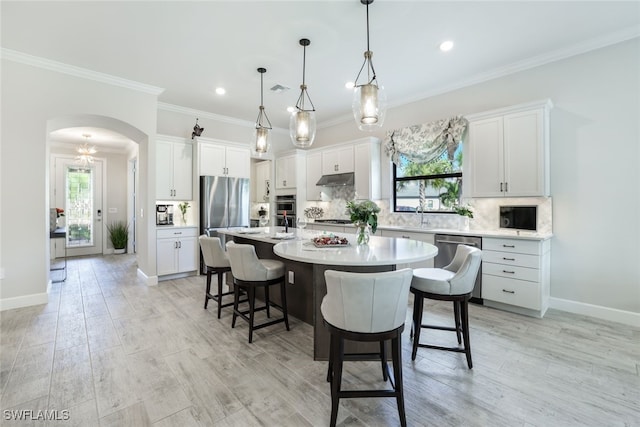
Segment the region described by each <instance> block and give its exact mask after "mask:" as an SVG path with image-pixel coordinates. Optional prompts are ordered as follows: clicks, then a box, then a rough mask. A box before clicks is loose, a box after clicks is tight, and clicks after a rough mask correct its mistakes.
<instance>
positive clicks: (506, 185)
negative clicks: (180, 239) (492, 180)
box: [504, 182, 509, 193]
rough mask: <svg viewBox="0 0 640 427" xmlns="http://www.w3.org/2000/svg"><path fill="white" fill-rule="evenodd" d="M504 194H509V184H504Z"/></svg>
mask: <svg viewBox="0 0 640 427" xmlns="http://www.w3.org/2000/svg"><path fill="white" fill-rule="evenodd" d="M504 192H505V193H508V192H509V183H508V182H505V183H504Z"/></svg>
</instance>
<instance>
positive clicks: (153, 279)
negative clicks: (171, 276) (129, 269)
mask: <svg viewBox="0 0 640 427" xmlns="http://www.w3.org/2000/svg"><path fill="white" fill-rule="evenodd" d="M138 276H139V277H141V278H142V279H143V280H144V281H145V282H146V283H147V286H155V285H157V284H158V276H147V275H146V274H145V273H144V271H142V270H140V269H139V268H138Z"/></svg>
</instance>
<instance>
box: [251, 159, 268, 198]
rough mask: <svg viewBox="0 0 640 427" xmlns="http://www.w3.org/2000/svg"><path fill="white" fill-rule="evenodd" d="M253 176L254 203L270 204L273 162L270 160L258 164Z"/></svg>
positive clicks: (255, 166)
mask: <svg viewBox="0 0 640 427" xmlns="http://www.w3.org/2000/svg"><path fill="white" fill-rule="evenodd" d="M254 171H255V173H254V174H253V176H254V178H253V183H252V184H253V201H254V202H255V203H268V202H269V195H270V193H271V177H270V175H271V162H270V161H269V160H266V161H262V162H256V163H255V164H254Z"/></svg>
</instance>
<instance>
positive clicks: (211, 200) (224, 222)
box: [200, 176, 249, 271]
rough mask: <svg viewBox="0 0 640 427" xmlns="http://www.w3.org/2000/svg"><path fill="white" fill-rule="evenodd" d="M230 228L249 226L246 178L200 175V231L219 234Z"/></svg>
mask: <svg viewBox="0 0 640 427" xmlns="http://www.w3.org/2000/svg"><path fill="white" fill-rule="evenodd" d="M230 227H249V179H248V178H228V177H224V176H201V177H200V234H206V235H207V236H210V237H218V230H219V229H221V228H230ZM201 265H202V262H201ZM200 270H201V271H202V268H201V269H200Z"/></svg>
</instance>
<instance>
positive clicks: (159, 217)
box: [156, 205, 173, 225]
mask: <svg viewBox="0 0 640 427" xmlns="http://www.w3.org/2000/svg"><path fill="white" fill-rule="evenodd" d="M156 225H173V205H156Z"/></svg>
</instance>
